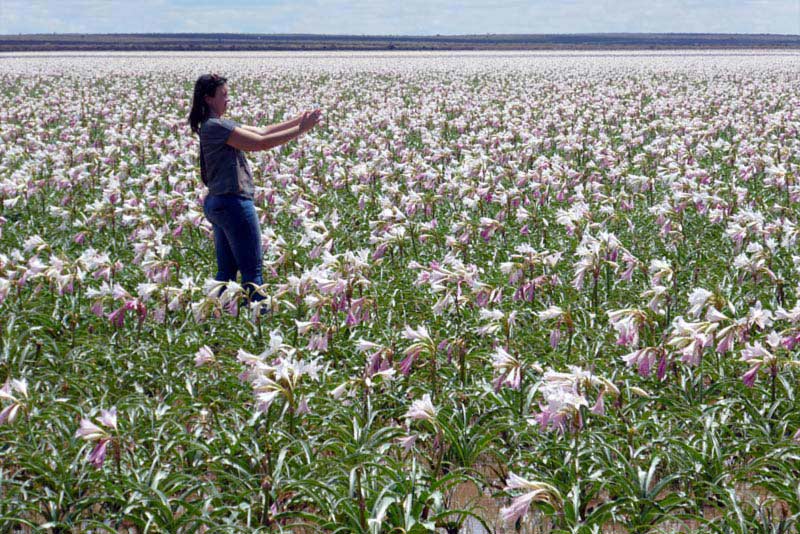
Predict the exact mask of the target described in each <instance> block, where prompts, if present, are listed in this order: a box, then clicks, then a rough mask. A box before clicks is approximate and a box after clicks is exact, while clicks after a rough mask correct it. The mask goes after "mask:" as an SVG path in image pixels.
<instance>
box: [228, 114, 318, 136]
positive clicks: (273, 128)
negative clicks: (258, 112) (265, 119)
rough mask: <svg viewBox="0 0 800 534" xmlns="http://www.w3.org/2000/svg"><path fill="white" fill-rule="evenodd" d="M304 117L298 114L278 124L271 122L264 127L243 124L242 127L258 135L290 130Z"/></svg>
mask: <svg viewBox="0 0 800 534" xmlns="http://www.w3.org/2000/svg"><path fill="white" fill-rule="evenodd" d="M302 119H303V115H302V114H301V115H298V116H297V117H295V118H293V119H289V120H288V121H283V122H278V123H276V124H270V125H269V126H265V127H263V128H258V127H256V126H245V125H242V126H240V128H242V129H244V130H247V131H248V132H253V133H255V134H258V135H269V134H274V133H278V132H282V131H284V130H288V129H289V128H292V127H294V126H298V125H299V124H300V121H301V120H302Z"/></svg>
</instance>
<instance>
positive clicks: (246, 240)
mask: <svg viewBox="0 0 800 534" xmlns="http://www.w3.org/2000/svg"><path fill="white" fill-rule="evenodd" d="M237 200H239V207H240V212H239V214H240V216H241V220H240V221H241V222H240V225H239V227H238V228H237V229H236V231H235V232H234V233H233V235H231V234H228V239H229V241H230V243H231V249H232V250H233V255H234V257H235V258H236V263H237V264H238V266H239V272H241V273H242V286H243V287H245V288H246V289H247V294H248V295H249V296H250V299H251V300H254V301H260V300H263V299H264V297H263V296H262V295H260V294H258V293H255V292H254V290H255V289H256V287H258V286H260V285H262V284H263V283H264V280H263V276H262V263H263V253H262V250H261V227H260V225H259V222H258V215H256V208H255V206H254V205H253V201H252V200H247V199H237Z"/></svg>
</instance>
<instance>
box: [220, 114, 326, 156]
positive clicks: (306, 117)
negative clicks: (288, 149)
mask: <svg viewBox="0 0 800 534" xmlns="http://www.w3.org/2000/svg"><path fill="white" fill-rule="evenodd" d="M319 120H320V112H319V111H314V112H311V113H309V112H308V111H305V112H303V114H302V115H301V116H300V120H299V121H298V123H297V124H296V125H294V126H291V127H289V128H286V129H284V130H281V131H277V132H275V131H273V132H271V133H267V134H264V133H257V132H254V131H252V130H251V129H249V128H242V127H239V126H237V127H236V128H234V130H233V131H232V132H231V133H230V136H229V137H228V140H227V144H229V145H230V146H232V147H233V148H237V149H239V150H243V151H245V152H254V151H256V150H269V149H270V148H274V147H276V146H280V145H284V144H286V143H288V142H289V141H291V140H292V139H294V138H295V137H298V136H299V135H300V134H303V133H305V132H307V131H308V130H310V129H311V128H313V127H314V126H316V124H317V123H318V122H319ZM262 131H263V130H262Z"/></svg>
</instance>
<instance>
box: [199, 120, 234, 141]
mask: <svg viewBox="0 0 800 534" xmlns="http://www.w3.org/2000/svg"><path fill="white" fill-rule="evenodd" d="M235 128H236V123H235V122H233V121H232V120H230V119H208V120H207V121H206V122H205V123H203V129H202V131H201V132H200V138H201V140H202V141H203V142H204V143H205V144H207V145H211V146H216V145H224V144H225V143H226V142H227V141H228V137H230V136H231V132H233V130H234V129H235Z"/></svg>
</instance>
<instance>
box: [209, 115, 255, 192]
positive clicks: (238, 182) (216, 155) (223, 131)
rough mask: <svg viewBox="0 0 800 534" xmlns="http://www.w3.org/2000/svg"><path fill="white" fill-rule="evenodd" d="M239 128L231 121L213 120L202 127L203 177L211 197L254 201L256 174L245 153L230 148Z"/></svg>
mask: <svg viewBox="0 0 800 534" xmlns="http://www.w3.org/2000/svg"><path fill="white" fill-rule="evenodd" d="M237 126H238V124H237V123H235V122H234V121H232V120H230V119H219V118H211V119H208V120H207V121H205V122H204V123H202V124H201V125H200V173H201V176H202V178H203V183H204V184H206V186H207V187H208V194H209V195H238V196H242V197H245V198H250V199H252V198H253V193H254V192H255V187H254V186H253V173H252V172H251V171H250V165H249V164H248V163H247V158H245V157H244V154H243V153H242V151H241V150H238V149H236V148H233V147H232V146H230V145H228V144H226V142H227V141H228V137H230V135H231V132H232V131H233V130H234V128H236V127H237Z"/></svg>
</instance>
